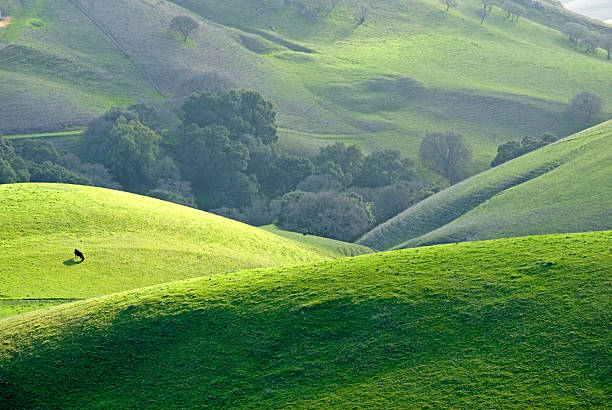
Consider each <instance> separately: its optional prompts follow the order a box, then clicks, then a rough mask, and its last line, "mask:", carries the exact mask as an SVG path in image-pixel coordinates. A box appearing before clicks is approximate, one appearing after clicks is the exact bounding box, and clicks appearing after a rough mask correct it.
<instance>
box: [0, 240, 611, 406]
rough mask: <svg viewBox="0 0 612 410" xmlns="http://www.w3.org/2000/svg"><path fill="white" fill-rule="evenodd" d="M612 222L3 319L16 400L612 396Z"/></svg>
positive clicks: (260, 402) (554, 401) (423, 400)
mask: <svg viewBox="0 0 612 410" xmlns="http://www.w3.org/2000/svg"><path fill="white" fill-rule="evenodd" d="M611 240H612V232H600V233H588V234H569V235H552V236H542V237H527V238H514V239H504V240H497V241H489V242H471V243H464V244H458V245H444V246H435V247H429V248H420V249H410V250H402V251H395V252H388V253H382V254H375V255H366V256H360V257H356V258H351V259H342V260H337V261H332V262H325V263H320V264H314V265H310V266H298V267H288V268H287V267H286V268H277V269H266V270H256V271H247V272H239V273H232V274H224V275H213V276H208V277H204V278H199V279H192V280H187V281H182V282H175V283H170V284H164V285H160V286H155V287H150V288H145V289H140V290H136V291H130V292H126V293H120V294H116V295H111V296H105V297H101V298H96V299H90V300H87V301H81V302H75V303H68V304H65V305H61V306H56V307H52V308H48V309H44V310H41V311H36V312H28V313H25V314H22V315H18V316H14V317H11V318H8V319H3V320H0V340H2V343H0V372H1V376H2V377H1V378H0V395H2V396H1V398H2V402H3V403H4V404H5V405H8V406H9V407H13V408H28V407H45V408H118V407H121V408H141V407H147V408H168V407H182V408H194V407H237V406H240V407H258V408H285V407H307V408H329V407H332V408H347V407H363V408H406V407H419V408H424V407H428V408H431V407H440V408H468V407H469V408H527V407H528V408H532V407H537V408H560V407H561V408H565V407H578V408H604V407H606V406H607V405H609V403H610V398H611V397H612V380H611V376H610V366H611V364H612V363H611V361H610V358H611V357H612V351H611V349H610V346H612V339H611V333H610V331H609V323H610V321H611V320H612V305H611V301H612V293H611V291H612V288H611V287H610V280H611V279H612V277H611V274H612V272H610V269H609V267H610V256H611V254H610V241H611Z"/></svg>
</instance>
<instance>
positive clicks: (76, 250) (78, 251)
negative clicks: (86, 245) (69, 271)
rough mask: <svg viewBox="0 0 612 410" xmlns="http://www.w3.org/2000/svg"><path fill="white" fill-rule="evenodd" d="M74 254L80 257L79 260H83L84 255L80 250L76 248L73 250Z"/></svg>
mask: <svg viewBox="0 0 612 410" xmlns="http://www.w3.org/2000/svg"><path fill="white" fill-rule="evenodd" d="M74 256H76V257H77V258H81V262H83V261H84V260H85V256H83V254H82V253H81V251H80V250H78V249H75V250H74Z"/></svg>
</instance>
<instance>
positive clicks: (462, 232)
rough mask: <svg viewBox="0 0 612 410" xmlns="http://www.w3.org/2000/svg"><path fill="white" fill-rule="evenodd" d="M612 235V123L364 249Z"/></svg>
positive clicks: (446, 195) (374, 237)
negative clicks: (555, 235)
mask: <svg viewBox="0 0 612 410" xmlns="http://www.w3.org/2000/svg"><path fill="white" fill-rule="evenodd" d="M611 228H612V121H608V122H606V123H604V124H601V125H599V126H596V127H593V128H590V129H588V130H586V131H583V132H581V133H579V134H576V135H574V136H571V137H568V138H566V139H564V140H561V141H558V142H557V143H555V144H552V145H549V146H546V147H543V148H541V149H539V150H536V151H534V152H531V153H529V154H526V155H524V156H522V157H519V158H517V159H514V160H512V161H509V162H507V163H505V164H502V165H500V166H498V167H495V168H493V169H490V170H488V171H486V172H483V173H482V174H478V175H476V176H474V177H472V178H470V179H467V180H465V181H463V182H461V183H459V184H457V185H455V186H452V187H450V188H448V189H446V190H444V191H441V192H439V193H437V194H436V195H433V196H431V197H429V198H427V199H426V200H424V201H422V202H420V203H418V204H416V205H414V206H412V207H411V208H409V209H407V210H406V211H404V212H402V213H401V214H399V215H398V216H396V217H395V218H393V219H391V220H389V221H387V222H385V223H384V224H382V225H380V226H378V227H377V228H375V229H374V230H372V231H371V232H369V233H368V234H366V235H365V236H364V237H362V238H361V239H360V240H359V241H358V242H359V243H361V244H363V245H367V246H371V247H373V248H376V249H389V248H392V247H409V246H420V245H424V244H433V243H447V242H460V241H466V240H482V239H493V238H503V237H508V236H523V235H535V234H546V233H560V232H585V231H593V230H605V229H611Z"/></svg>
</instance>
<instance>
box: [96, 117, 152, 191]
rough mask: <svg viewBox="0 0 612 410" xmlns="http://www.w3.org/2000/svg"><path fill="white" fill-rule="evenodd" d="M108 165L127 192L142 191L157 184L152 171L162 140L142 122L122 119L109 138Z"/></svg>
mask: <svg viewBox="0 0 612 410" xmlns="http://www.w3.org/2000/svg"><path fill="white" fill-rule="evenodd" d="M108 140H109V149H108V151H107V152H106V156H105V165H106V166H107V167H108V169H109V170H110V172H111V173H112V174H113V175H114V176H115V178H117V180H118V181H119V183H121V185H123V186H124V187H126V188H128V189H133V190H142V189H143V188H145V187H146V186H149V185H150V184H152V183H154V182H155V181H153V168H154V165H155V161H156V160H157V158H158V156H159V153H160V149H159V143H160V141H161V138H160V137H159V135H157V134H156V133H155V132H153V131H152V130H151V129H149V128H147V127H145V126H144V125H142V124H141V123H140V122H138V121H136V120H133V121H128V120H127V119H126V118H125V117H123V116H120V117H119V118H117V121H116V122H115V126H114V127H113V128H112V129H111V130H110V134H109V136H108Z"/></svg>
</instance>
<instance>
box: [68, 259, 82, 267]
mask: <svg viewBox="0 0 612 410" xmlns="http://www.w3.org/2000/svg"><path fill="white" fill-rule="evenodd" d="M63 263H64V265H66V266H73V265H80V264H81V263H83V261H75V260H74V258H71V259H67V260H65V261H64V262H63Z"/></svg>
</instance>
